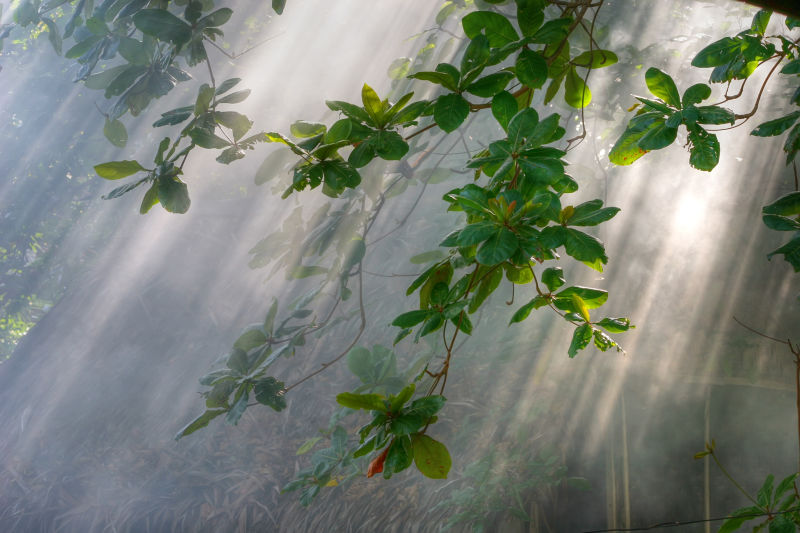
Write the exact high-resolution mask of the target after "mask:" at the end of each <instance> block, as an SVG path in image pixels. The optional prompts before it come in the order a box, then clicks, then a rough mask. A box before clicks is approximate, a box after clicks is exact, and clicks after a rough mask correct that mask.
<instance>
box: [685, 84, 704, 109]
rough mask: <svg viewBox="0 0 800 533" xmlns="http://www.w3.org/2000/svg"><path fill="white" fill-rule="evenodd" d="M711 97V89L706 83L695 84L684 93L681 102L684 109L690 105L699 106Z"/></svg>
mask: <svg viewBox="0 0 800 533" xmlns="http://www.w3.org/2000/svg"><path fill="white" fill-rule="evenodd" d="M709 96H711V87H709V86H708V85H706V84H705V83H695V84H694V85H692V86H691V87H689V88H688V89H686V91H685V92H684V93H683V98H682V99H681V102H682V103H683V107H688V106H690V105H694V104H699V103H700V102H702V101H703V100H705V99H707V98H708V97H709Z"/></svg>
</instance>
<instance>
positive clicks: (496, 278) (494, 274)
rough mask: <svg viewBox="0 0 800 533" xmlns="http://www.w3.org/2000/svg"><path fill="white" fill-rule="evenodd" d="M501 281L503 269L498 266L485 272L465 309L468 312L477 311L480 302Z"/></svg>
mask: <svg viewBox="0 0 800 533" xmlns="http://www.w3.org/2000/svg"><path fill="white" fill-rule="evenodd" d="M501 281H503V270H502V269H500V268H496V269H494V270H492V271H491V273H489V274H485V275H484V277H483V279H481V282H480V284H478V290H477V291H475V293H474V294H473V295H472V299H471V300H470V302H469V307H468V308H467V311H468V312H469V313H474V312H475V311H477V310H478V308H479V307H480V306H481V304H482V303H483V302H484V301H486V298H488V297H489V295H490V294H492V292H494V290H495V289H496V288H497V287H499V286H500V282H501Z"/></svg>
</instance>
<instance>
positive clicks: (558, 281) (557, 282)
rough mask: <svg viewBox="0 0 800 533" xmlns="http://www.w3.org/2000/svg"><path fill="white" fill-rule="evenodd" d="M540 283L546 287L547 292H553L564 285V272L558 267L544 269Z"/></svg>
mask: <svg viewBox="0 0 800 533" xmlns="http://www.w3.org/2000/svg"><path fill="white" fill-rule="evenodd" d="M542 283H544V284H545V285H546V286H547V290H549V291H550V292H553V291H554V290H556V289H558V288H559V287H562V286H563V285H564V283H566V280H565V279H564V271H563V270H561V268H559V267H550V268H547V269H545V270H544V272H542Z"/></svg>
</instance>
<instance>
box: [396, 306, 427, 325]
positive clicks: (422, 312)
mask: <svg viewBox="0 0 800 533" xmlns="http://www.w3.org/2000/svg"><path fill="white" fill-rule="evenodd" d="M433 313H434V312H433V311H430V310H428V309H418V310H416V311H408V312H407V313H403V314H402V315H400V316H398V317H397V318H395V319H394V320H393V321H392V325H393V326H397V327H399V328H410V327H414V326H416V325H417V324H419V323H420V322H422V321H423V320H426V319H427V318H428V317H430V316H431V315H432V314H433Z"/></svg>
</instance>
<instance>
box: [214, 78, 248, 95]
mask: <svg viewBox="0 0 800 533" xmlns="http://www.w3.org/2000/svg"><path fill="white" fill-rule="evenodd" d="M241 81H242V78H230V79H227V80H225V81H223V82H222V83H220V84H219V85H217V90H216V93H215V94H216V95H217V96H219V95H221V94H225V93H226V92H228V91H230V90H231V89H233V88H234V87H235V86H236V85H238V84H239V82H241Z"/></svg>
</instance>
